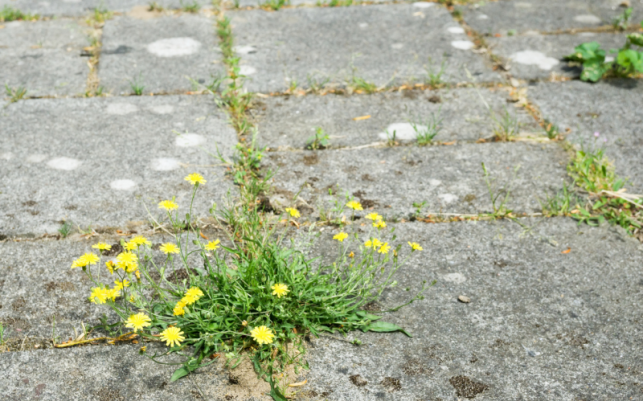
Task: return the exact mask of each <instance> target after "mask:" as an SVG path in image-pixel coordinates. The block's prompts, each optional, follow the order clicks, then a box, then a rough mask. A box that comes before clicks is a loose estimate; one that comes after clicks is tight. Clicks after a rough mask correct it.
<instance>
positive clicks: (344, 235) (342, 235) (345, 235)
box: [333, 232, 348, 242]
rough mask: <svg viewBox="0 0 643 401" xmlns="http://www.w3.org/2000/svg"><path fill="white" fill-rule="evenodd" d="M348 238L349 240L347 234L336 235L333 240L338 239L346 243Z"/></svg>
mask: <svg viewBox="0 0 643 401" xmlns="http://www.w3.org/2000/svg"><path fill="white" fill-rule="evenodd" d="M346 238H348V234H346V233H345V232H341V233H338V234H335V236H334V237H333V239H336V240H337V241H339V242H344V240H345V239H346Z"/></svg>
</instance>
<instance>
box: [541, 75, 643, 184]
mask: <svg viewBox="0 0 643 401" xmlns="http://www.w3.org/2000/svg"><path fill="white" fill-rule="evenodd" d="M529 97H530V98H531V99H532V100H533V101H534V103H535V104H536V105H537V106H538V108H539V109H540V110H541V112H542V113H543V115H544V116H545V117H546V118H548V119H549V120H551V121H553V122H554V123H555V124H557V125H559V127H560V129H561V130H565V129H567V128H569V129H571V133H570V134H569V136H568V139H569V140H570V141H571V142H572V143H575V144H576V145H578V146H579V148H580V147H583V146H585V147H590V148H591V147H594V146H599V147H605V149H606V154H607V156H608V157H609V158H610V159H611V160H612V161H613V162H614V163H615V165H616V169H617V173H619V175H620V176H622V177H627V178H629V179H630V185H628V187H629V188H630V192H631V193H636V194H638V193H641V191H642V190H643V163H642V161H643V114H642V113H641V110H643V85H642V84H641V83H640V82H639V81H637V80H609V81H605V82H600V83H597V84H589V83H586V82H581V81H573V82H561V83H540V84H538V85H537V86H535V87H532V88H530V89H529ZM596 132H598V133H599V137H598V138H596V137H595V136H594V133H596Z"/></svg>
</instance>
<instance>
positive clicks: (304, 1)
mask: <svg viewBox="0 0 643 401" xmlns="http://www.w3.org/2000/svg"><path fill="white" fill-rule="evenodd" d="M269 3H270V1H269V0H239V7H261V6H262V5H264V4H265V5H268V4H269ZM362 3H363V2H362V1H361V0H353V3H352V4H351V5H352V6H357V5H360V4H362ZM369 3H409V1H405V0H397V1H387V0H373V1H369ZM233 4H234V2H233ZM330 4H331V0H319V1H317V0H290V1H287V5H288V6H303V5H307V6H319V5H328V7H331V6H330ZM426 4H430V6H424V7H427V8H428V7H433V6H434V4H431V3H426ZM336 7H343V6H342V5H337V6H336ZM420 7H422V6H420Z"/></svg>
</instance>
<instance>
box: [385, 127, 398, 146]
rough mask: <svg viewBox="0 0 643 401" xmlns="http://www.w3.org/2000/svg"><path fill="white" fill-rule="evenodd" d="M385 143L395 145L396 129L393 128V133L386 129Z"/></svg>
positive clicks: (396, 143)
mask: <svg viewBox="0 0 643 401" xmlns="http://www.w3.org/2000/svg"><path fill="white" fill-rule="evenodd" d="M386 145H387V146H396V145H398V142H397V131H396V130H393V133H391V132H389V130H386Z"/></svg>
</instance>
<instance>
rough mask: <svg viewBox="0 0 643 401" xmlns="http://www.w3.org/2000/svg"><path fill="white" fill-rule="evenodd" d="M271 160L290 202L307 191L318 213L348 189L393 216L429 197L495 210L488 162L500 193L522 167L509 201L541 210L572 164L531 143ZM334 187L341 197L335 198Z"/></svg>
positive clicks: (457, 206)
mask: <svg viewBox="0 0 643 401" xmlns="http://www.w3.org/2000/svg"><path fill="white" fill-rule="evenodd" d="M265 160H266V163H265V168H266V169H269V170H271V171H273V172H276V174H275V178H274V184H273V187H274V188H275V191H276V192H277V193H283V194H284V196H285V197H286V198H288V199H292V197H293V194H296V193H299V191H301V193H300V196H301V197H302V198H303V199H304V200H306V201H307V202H308V204H309V205H310V207H312V208H314V213H313V215H312V218H315V217H317V216H318V215H319V207H320V205H323V206H324V207H326V208H330V206H331V202H332V199H337V198H339V202H340V203H345V202H346V201H345V200H344V195H345V194H346V193H348V194H349V195H352V196H353V197H354V198H356V199H358V200H361V202H362V204H363V205H364V206H365V207H366V208H371V207H372V208H374V210H376V211H377V212H378V213H380V214H382V215H384V216H387V217H389V218H393V217H397V218H400V217H403V218H408V217H409V215H410V214H411V212H413V211H414V210H415V209H414V208H413V206H412V205H413V203H414V202H417V203H420V202H423V201H426V202H427V204H426V206H425V209H424V210H425V212H427V211H430V212H432V213H439V212H448V213H480V212H491V211H493V208H492V205H491V202H490V200H489V194H488V190H487V186H486V184H485V182H484V180H483V170H482V166H481V163H485V165H486V167H487V169H488V170H489V173H490V174H491V177H492V179H493V180H494V182H493V185H494V186H495V187H496V190H495V193H496V194H498V193H500V192H501V189H502V188H503V187H509V186H510V184H511V183H512V180H513V178H512V177H513V176H514V169H515V168H516V167H518V166H520V169H519V170H518V173H517V174H516V178H515V180H513V186H512V188H513V189H512V190H511V191H510V195H511V196H510V198H509V201H508V202H507V206H508V207H509V208H510V209H513V210H514V211H515V212H527V213H532V212H540V211H541V208H540V204H539V203H538V199H543V200H544V199H545V198H546V196H547V195H546V194H547V193H548V192H555V191H557V190H558V189H559V188H562V185H563V182H564V180H565V178H566V173H565V166H566V165H567V162H568V161H567V157H566V155H565V153H564V152H563V151H562V149H561V148H560V147H559V146H558V145H556V144H551V145H542V144H527V143H491V144H464V145H456V146H435V147H428V148H426V147H425V148H418V147H395V148H386V147H384V148H365V149H356V150H328V151H317V152H313V151H298V152H271V153H269V154H268V155H267V156H266V157H265ZM329 188H330V189H332V191H333V193H335V194H336V197H329V195H328V189H329ZM322 200H323V201H322ZM362 214H363V212H362Z"/></svg>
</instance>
